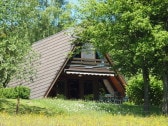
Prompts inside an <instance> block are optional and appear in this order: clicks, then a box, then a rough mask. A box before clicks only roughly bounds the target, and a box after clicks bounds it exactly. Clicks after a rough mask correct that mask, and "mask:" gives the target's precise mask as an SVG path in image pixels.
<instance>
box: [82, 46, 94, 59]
mask: <svg viewBox="0 0 168 126" xmlns="http://www.w3.org/2000/svg"><path fill="white" fill-rule="evenodd" d="M81 58H84V59H95V58H96V54H95V49H94V47H93V45H92V44H90V43H85V44H84V45H83V46H82V50H81Z"/></svg>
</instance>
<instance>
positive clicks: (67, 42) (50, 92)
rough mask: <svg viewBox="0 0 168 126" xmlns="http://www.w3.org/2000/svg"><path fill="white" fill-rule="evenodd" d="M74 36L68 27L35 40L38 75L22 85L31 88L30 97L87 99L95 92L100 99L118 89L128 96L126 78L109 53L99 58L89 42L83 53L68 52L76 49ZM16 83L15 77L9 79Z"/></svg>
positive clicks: (120, 92) (119, 92)
mask: <svg viewBox="0 0 168 126" xmlns="http://www.w3.org/2000/svg"><path fill="white" fill-rule="evenodd" d="M72 40H74V38H73V37H72V36H71V35H70V34H69V33H67V31H62V32H59V33H57V34H55V35H52V36H50V37H47V38H45V39H43V40H40V41H38V42H35V43H34V44H33V46H32V47H33V49H34V50H35V51H36V52H37V53H39V54H40V58H39V60H38V62H39V64H38V66H37V67H36V69H37V73H36V77H35V78H34V79H33V81H32V82H24V83H23V85H25V86H28V87H29V88H30V89H31V95H30V98H43V97H56V96H57V95H60V94H61V95H64V96H65V97H66V98H67V99H71V98H72V99H84V98H85V96H87V95H93V99H95V100H97V99H99V97H100V95H102V94H110V93H111V94H112V93H115V94H117V95H118V96H120V97H124V96H125V81H124V79H123V78H122V77H121V76H120V75H118V73H117V71H114V70H113V69H111V66H112V65H113V64H112V62H111V60H110V58H109V56H108V55H106V56H105V57H104V58H100V56H99V55H98V53H97V52H96V51H94V50H92V49H91V48H90V47H92V46H91V45H89V44H85V46H84V48H83V49H82V50H81V52H80V53H77V54H75V55H73V56H69V54H70V52H72V51H74V50H75V46H74V45H73V44H72ZM9 85H10V86H16V85H18V83H17V82H16V81H14V82H10V84H9Z"/></svg>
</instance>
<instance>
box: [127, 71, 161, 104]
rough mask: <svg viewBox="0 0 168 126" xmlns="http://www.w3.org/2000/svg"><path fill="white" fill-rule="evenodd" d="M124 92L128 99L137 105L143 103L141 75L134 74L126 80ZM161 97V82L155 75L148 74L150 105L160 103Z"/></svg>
mask: <svg viewBox="0 0 168 126" xmlns="http://www.w3.org/2000/svg"><path fill="white" fill-rule="evenodd" d="M126 94H127V96H128V97H129V100H130V101H131V102H133V103H135V104H137V105H142V104H143V103H144V83H143V78H142V75H141V74H139V75H136V76H134V77H132V78H130V80H129V81H128V85H127V87H126ZM162 97H163V83H162V81H161V80H157V79H156V77H153V76H150V85H149V98H150V104H151V105H161V103H162Z"/></svg>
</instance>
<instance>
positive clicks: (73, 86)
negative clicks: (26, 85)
mask: <svg viewBox="0 0 168 126" xmlns="http://www.w3.org/2000/svg"><path fill="white" fill-rule="evenodd" d="M68 95H69V98H70V99H78V98H79V81H78V80H68Z"/></svg>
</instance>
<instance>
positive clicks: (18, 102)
mask: <svg viewBox="0 0 168 126" xmlns="http://www.w3.org/2000/svg"><path fill="white" fill-rule="evenodd" d="M19 106H20V97H19V96H18V97H17V103H16V114H18V113H19Z"/></svg>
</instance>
